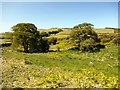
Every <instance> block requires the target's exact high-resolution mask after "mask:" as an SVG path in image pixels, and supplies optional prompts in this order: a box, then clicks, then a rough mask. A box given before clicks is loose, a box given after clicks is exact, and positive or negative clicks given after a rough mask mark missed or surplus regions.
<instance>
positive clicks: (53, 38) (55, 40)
mask: <svg viewBox="0 0 120 90" xmlns="http://www.w3.org/2000/svg"><path fill="white" fill-rule="evenodd" d="M48 42H49V44H53V45H55V44H56V43H57V38H55V37H51V38H49V41H48Z"/></svg>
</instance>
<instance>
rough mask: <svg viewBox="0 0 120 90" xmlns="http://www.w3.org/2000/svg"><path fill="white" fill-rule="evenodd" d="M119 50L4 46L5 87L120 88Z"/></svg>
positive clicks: (113, 48)
mask: <svg viewBox="0 0 120 90" xmlns="http://www.w3.org/2000/svg"><path fill="white" fill-rule="evenodd" d="M117 59H118V49H117V46H116V45H110V44H108V45H107V46H106V48H105V49H101V51H100V52H96V53H88V52H86V53H83V52H80V51H73V50H63V51H58V52H49V53H31V54H30V53H28V54H26V53H24V52H15V51H12V50H11V49H10V48H4V49H3V82H4V83H3V87H25V88H27V87H37V88H62V87H63V88H65V87H67V88H69V87H71V88H74V87H78V88H84V87H86V88H89V87H97V88H117V87H118V82H117V81H118V60H117Z"/></svg>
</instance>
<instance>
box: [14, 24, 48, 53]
mask: <svg viewBox="0 0 120 90" xmlns="http://www.w3.org/2000/svg"><path fill="white" fill-rule="evenodd" d="M12 30H13V31H14V33H13V43H12V45H13V46H14V47H15V46H16V47H18V45H21V46H23V48H24V52H26V53H28V52H47V51H48V50H49V44H48V41H47V40H45V39H43V38H42V36H41V35H40V33H39V32H38V31H37V27H36V26H35V25H34V24H32V23H18V24H17V25H15V26H13V27H12Z"/></svg>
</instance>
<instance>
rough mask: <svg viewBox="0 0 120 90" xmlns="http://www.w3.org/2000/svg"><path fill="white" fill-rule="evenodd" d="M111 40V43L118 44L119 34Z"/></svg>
mask: <svg viewBox="0 0 120 90" xmlns="http://www.w3.org/2000/svg"><path fill="white" fill-rule="evenodd" d="M112 42H113V43H115V44H117V45H118V44H120V36H119V35H117V36H116V37H115V38H114V39H113V40H112Z"/></svg>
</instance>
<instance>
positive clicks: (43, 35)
mask: <svg viewBox="0 0 120 90" xmlns="http://www.w3.org/2000/svg"><path fill="white" fill-rule="evenodd" d="M40 35H41V36H42V37H48V36H49V34H48V33H47V32H41V33H40Z"/></svg>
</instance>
